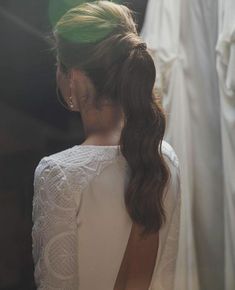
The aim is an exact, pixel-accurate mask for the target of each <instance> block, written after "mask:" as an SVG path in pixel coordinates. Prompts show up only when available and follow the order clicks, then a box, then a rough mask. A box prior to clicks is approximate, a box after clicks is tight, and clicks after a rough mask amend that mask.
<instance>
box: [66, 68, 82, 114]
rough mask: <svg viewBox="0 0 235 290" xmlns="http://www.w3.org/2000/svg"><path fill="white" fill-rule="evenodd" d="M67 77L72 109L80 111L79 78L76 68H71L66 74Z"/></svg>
mask: <svg viewBox="0 0 235 290" xmlns="http://www.w3.org/2000/svg"><path fill="white" fill-rule="evenodd" d="M68 78H69V87H70V92H71V96H70V101H71V102H72V103H73V106H74V107H73V111H77V112H80V92H79V89H80V85H79V82H80V79H79V71H78V70H77V69H76V70H75V69H71V70H70V72H69V75H68Z"/></svg>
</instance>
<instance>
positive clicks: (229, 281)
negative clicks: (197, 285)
mask: <svg viewBox="0 0 235 290" xmlns="http://www.w3.org/2000/svg"><path fill="white" fill-rule="evenodd" d="M218 30H219V36H218V42H217V45H216V51H217V71H218V76H219V85H220V103H221V130H222V152H223V167H224V218H225V290H234V289H235V1H234V0H219V29H218Z"/></svg>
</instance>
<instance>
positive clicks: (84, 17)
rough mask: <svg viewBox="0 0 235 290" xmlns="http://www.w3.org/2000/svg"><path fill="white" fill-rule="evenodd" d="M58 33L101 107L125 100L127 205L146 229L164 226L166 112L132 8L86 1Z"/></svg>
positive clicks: (64, 53)
mask: <svg viewBox="0 0 235 290" xmlns="http://www.w3.org/2000/svg"><path fill="white" fill-rule="evenodd" d="M54 33H55V37H56V45H57V50H58V58H59V59H60V61H61V62H62V63H63V64H64V65H65V66H66V68H67V69H71V68H73V67H75V68H79V69H80V70H81V71H82V72H84V73H85V74H86V75H87V76H88V77H89V78H90V80H91V81H92V83H93V85H94V87H95V94H94V102H93V100H92V103H94V105H95V106H97V107H98V105H99V104H102V102H101V101H102V100H103V99H109V100H110V101H112V102H113V103H114V104H118V105H121V108H122V109H123V113H124V116H125V120H124V127H123V130H122V133H121V137H120V149H121V152H122V154H123V156H124V157H125V158H126V160H127V162H128V164H129V168H130V179H129V184H128V186H127V190H126V192H125V204H126V208H127V211H128V213H129V215H130V217H131V218H132V220H133V222H135V223H137V224H139V225H142V226H143V228H144V233H147V232H156V231H159V229H160V228H161V226H162V224H163V222H164V220H165V213H164V209H163V193H164V189H165V186H166V184H167V181H168V177H169V172H168V170H167V165H166V163H165V161H164V159H163V156H162V153H161V143H162V139H163V135H164V131H165V117H164V114H163V112H162V110H161V109H160V107H159V106H158V105H157V103H156V99H155V96H154V94H153V86H154V82H155V77H156V71H155V66H154V63H153V60H152V57H151V56H150V54H149V53H148V51H147V49H146V45H144V44H143V43H141V40H140V38H139V36H138V35H137V31H136V25H135V22H134V20H133V18H132V14H131V11H130V10H129V9H128V8H127V7H125V6H123V5H118V4H115V3H112V2H109V1H97V2H92V3H83V4H81V5H78V6H77V7H75V8H73V9H71V10H69V11H68V12H67V13H66V14H65V15H64V16H63V17H62V18H61V19H60V20H59V22H58V23H57V25H56V27H55V32H54ZM98 36H99V37H98Z"/></svg>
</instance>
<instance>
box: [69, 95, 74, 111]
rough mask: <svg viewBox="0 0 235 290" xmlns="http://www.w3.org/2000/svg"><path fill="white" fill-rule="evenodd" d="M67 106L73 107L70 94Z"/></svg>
mask: <svg viewBox="0 0 235 290" xmlns="http://www.w3.org/2000/svg"><path fill="white" fill-rule="evenodd" d="M69 106H70V108H71V109H73V108H74V105H73V99H72V96H70V97H69Z"/></svg>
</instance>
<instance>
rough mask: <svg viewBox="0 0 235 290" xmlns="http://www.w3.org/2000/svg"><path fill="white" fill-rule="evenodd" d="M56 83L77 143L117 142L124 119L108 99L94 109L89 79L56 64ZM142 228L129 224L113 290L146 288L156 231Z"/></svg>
mask: <svg viewBox="0 0 235 290" xmlns="http://www.w3.org/2000/svg"><path fill="white" fill-rule="evenodd" d="M57 84H58V86H59V88H60V91H61V93H62V95H63V97H64V99H65V101H66V102H67V104H68V105H69V98H70V96H71V97H72V102H73V105H74V108H73V109H71V110H72V111H79V112H80V113H81V118H82V122H83V126H84V130H85V135H86V140H85V142H83V143H82V144H81V145H108V146H110V145H117V144H119V139H120V135H121V131H122V128H123V123H124V117H123V116H124V115H123V112H122V110H121V108H118V107H117V106H114V105H113V104H112V103H110V102H107V101H106V102H103V104H102V106H101V109H100V110H98V109H96V108H95V107H94V106H93V105H92V103H91V102H89V100H92V98H93V97H94V95H95V89H94V87H93V85H92V83H91V81H90V80H89V79H88V78H87V76H86V75H85V74H83V73H82V72H81V71H79V70H78V69H71V70H70V71H69V72H68V74H64V73H63V72H61V70H60V68H59V67H57ZM142 230H143V228H142V227H141V226H139V225H137V224H133V226H132V229H131V235H130V237H129V241H128V244H127V247H126V250H125V253H124V256H123V259H122V262H121V265H120V268H119V272H118V275H117V278H116V281H115V285H114V288H113V290H148V289H149V286H150V283H151V279H152V274H153V270H154V266H155V261H156V258H157V252H158V243H159V234H158V233H154V234H149V235H147V236H146V237H144V238H142V237H141V235H140V233H141V232H142Z"/></svg>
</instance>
